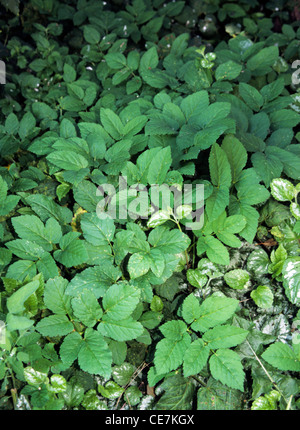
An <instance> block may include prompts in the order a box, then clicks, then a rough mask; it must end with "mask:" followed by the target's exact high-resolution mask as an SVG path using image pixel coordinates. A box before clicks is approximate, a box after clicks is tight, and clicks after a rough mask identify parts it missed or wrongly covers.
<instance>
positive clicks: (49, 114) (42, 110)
mask: <svg viewBox="0 0 300 430" xmlns="http://www.w3.org/2000/svg"><path fill="white" fill-rule="evenodd" d="M32 112H33V115H34V116H35V117H36V118H37V119H39V120H42V119H44V120H45V119H47V120H48V121H49V120H53V119H56V118H57V112H56V111H55V110H54V109H52V108H51V107H50V106H48V105H47V104H46V103H44V102H37V101H36V102H34V103H33V104H32Z"/></svg>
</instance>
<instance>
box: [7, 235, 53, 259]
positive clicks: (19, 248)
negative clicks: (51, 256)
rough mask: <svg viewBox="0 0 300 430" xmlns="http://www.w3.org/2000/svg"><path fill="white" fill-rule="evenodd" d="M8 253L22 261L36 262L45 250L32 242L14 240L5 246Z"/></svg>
mask: <svg viewBox="0 0 300 430" xmlns="http://www.w3.org/2000/svg"><path fill="white" fill-rule="evenodd" d="M5 245H6V246H7V248H8V249H10V251H11V252H12V253H13V254H15V255H17V256H18V257H19V258H23V259H24V260H32V261H36V260H37V259H38V258H41V257H42V256H43V254H45V250H44V249H43V248H42V247H41V246H39V245H37V244H36V243H34V242H30V241H29V240H25V239H16V240H11V241H10V242H6V244H5Z"/></svg>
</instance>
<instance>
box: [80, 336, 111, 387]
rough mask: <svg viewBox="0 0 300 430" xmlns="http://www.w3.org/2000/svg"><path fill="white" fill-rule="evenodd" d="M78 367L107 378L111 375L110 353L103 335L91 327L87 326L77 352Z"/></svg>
mask: <svg viewBox="0 0 300 430" xmlns="http://www.w3.org/2000/svg"><path fill="white" fill-rule="evenodd" d="M78 364H79V366H80V368H81V369H82V370H83V371H85V372H88V373H92V374H96V375H101V376H103V377H104V378H109V377H110V375H111V365H112V354H111V351H110V350H109V348H108V346H107V343H106V342H105V340H104V339H103V336H102V335H101V334H100V333H99V332H98V331H96V330H93V329H92V328H87V329H86V331H85V334H84V339H83V342H82V345H81V348H80V351H79V353H78Z"/></svg>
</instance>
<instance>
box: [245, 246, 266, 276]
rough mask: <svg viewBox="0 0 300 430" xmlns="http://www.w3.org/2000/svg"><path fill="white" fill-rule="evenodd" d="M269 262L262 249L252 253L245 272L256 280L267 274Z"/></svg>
mask: <svg viewBox="0 0 300 430" xmlns="http://www.w3.org/2000/svg"><path fill="white" fill-rule="evenodd" d="M269 264H270V260H269V257H268V254H267V253H266V251H264V250H263V249H256V250H255V251H252V252H251V254H250V255H249V257H248V260H247V270H248V271H249V272H250V273H253V275H254V276H255V277H256V278H259V277H261V276H263V275H264V274H266V273H268V267H269Z"/></svg>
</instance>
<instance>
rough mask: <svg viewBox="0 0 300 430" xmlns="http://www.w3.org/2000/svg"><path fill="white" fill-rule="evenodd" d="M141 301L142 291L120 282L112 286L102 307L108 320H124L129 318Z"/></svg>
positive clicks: (105, 296) (104, 297) (104, 298)
mask: <svg viewBox="0 0 300 430" xmlns="http://www.w3.org/2000/svg"><path fill="white" fill-rule="evenodd" d="M139 299H140V291H139V290H138V289H137V288H135V287H134V286H133V285H130V284H127V283H124V282H119V283H118V284H115V285H112V286H111V287H110V288H109V289H108V290H107V291H106V293H105V294H104V296H103V300H102V306H103V308H104V314H105V316H106V318H108V319H110V320H116V321H118V320H123V319H126V318H128V317H129V316H130V315H131V314H132V312H133V311H134V309H135V308H136V306H137V304H138V303H139Z"/></svg>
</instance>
